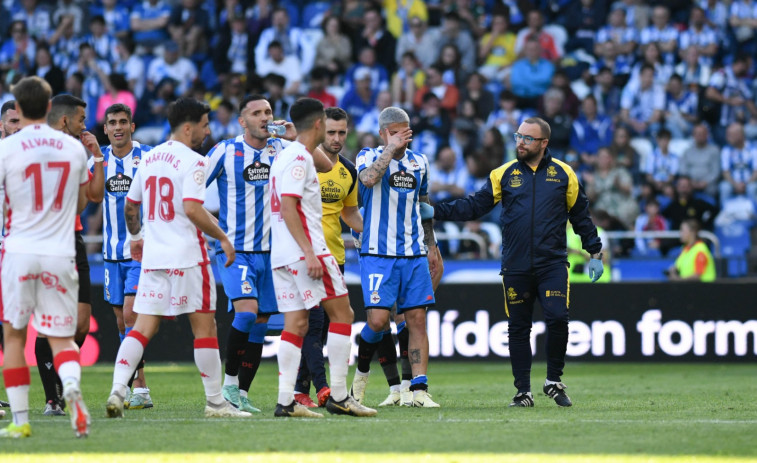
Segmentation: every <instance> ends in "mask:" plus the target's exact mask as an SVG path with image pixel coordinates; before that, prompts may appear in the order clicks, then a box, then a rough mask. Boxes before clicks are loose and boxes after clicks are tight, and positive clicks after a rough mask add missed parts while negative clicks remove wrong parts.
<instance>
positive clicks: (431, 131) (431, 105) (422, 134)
mask: <svg viewBox="0 0 757 463" xmlns="http://www.w3.org/2000/svg"><path fill="white" fill-rule="evenodd" d="M410 126H411V127H412V128H413V141H412V145H411V146H412V149H413V151H416V152H420V153H423V154H425V155H426V156H427V157H428V159H429V161H431V162H433V161H434V159H435V158H436V153H437V152H438V151H439V149H440V148H441V147H442V146H444V145H447V143H448V142H447V137H449V134H450V129H451V128H452V122H451V120H450V117H449V113H448V112H447V111H443V110H442V107H441V100H440V99H439V97H438V96H436V94H434V93H433V92H427V93H426V94H424V95H423V97H422V99H421V105H420V110H419V111H418V112H417V113H416V114H414V115H413V117H412V119H411V120H410ZM461 159H462V158H461Z"/></svg>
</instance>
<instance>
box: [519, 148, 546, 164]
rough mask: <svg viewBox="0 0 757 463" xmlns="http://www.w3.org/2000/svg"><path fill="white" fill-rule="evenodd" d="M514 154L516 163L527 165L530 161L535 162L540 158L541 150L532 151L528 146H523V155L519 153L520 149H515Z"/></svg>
mask: <svg viewBox="0 0 757 463" xmlns="http://www.w3.org/2000/svg"><path fill="white" fill-rule="evenodd" d="M515 153H516V156H517V158H518V161H520V162H524V163H526V164H528V163H530V162H532V161H535V160H536V159H538V158H539V156H541V149H538V148H537V149H533V148H530V147H529V146H524V147H523V153H521V150H520V148H516V150H515Z"/></svg>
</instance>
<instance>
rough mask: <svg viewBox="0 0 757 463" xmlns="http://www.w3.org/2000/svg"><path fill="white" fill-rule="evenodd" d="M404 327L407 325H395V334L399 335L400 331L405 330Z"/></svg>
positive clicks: (403, 323) (401, 323) (402, 323)
mask: <svg viewBox="0 0 757 463" xmlns="http://www.w3.org/2000/svg"><path fill="white" fill-rule="evenodd" d="M405 325H407V323H405V322H400V323H397V334H400V331H402V330H404V329H405Z"/></svg>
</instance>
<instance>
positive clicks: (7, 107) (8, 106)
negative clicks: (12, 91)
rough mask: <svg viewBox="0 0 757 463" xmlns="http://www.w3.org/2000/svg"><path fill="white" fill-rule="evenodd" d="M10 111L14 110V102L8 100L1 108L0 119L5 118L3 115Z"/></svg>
mask: <svg viewBox="0 0 757 463" xmlns="http://www.w3.org/2000/svg"><path fill="white" fill-rule="evenodd" d="M11 109H16V100H9V101H6V102H5V103H3V107H2V109H0V118H2V117H5V113H7V112H8V110H11Z"/></svg>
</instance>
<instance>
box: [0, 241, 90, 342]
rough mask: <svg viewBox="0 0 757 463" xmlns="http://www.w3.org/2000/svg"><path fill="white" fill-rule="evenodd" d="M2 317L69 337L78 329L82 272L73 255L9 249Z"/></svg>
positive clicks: (5, 260) (15, 324)
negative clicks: (80, 277) (26, 252)
mask: <svg viewBox="0 0 757 463" xmlns="http://www.w3.org/2000/svg"><path fill="white" fill-rule="evenodd" d="M0 274H2V299H3V306H2V309H0V320H2V321H3V322H8V323H10V324H11V326H13V328H15V329H17V330H20V329H23V328H24V327H26V326H27V325H28V324H29V319H30V318H31V316H32V315H34V318H33V319H32V326H33V327H34V329H35V330H37V331H38V332H39V333H42V334H44V335H46V336H50V337H54V338H68V337H71V336H73V335H74V332H75V331H76V315H77V300H78V296H79V274H78V273H76V260H75V259H74V258H73V257H61V256H41V255H37V254H19V253H10V252H6V253H4V254H3V259H2V270H0Z"/></svg>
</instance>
